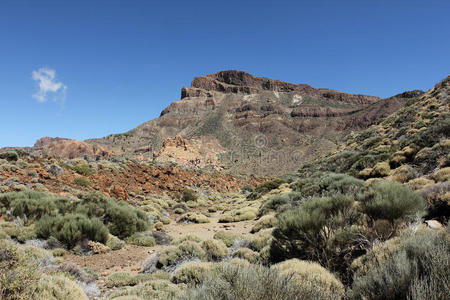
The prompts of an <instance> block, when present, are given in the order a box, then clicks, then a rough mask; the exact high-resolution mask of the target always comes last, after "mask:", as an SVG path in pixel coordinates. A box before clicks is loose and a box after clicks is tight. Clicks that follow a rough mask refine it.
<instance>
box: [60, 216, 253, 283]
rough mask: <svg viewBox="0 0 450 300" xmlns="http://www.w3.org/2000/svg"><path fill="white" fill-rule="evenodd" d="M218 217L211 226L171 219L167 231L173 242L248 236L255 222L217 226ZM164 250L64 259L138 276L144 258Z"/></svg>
mask: <svg viewBox="0 0 450 300" xmlns="http://www.w3.org/2000/svg"><path fill="white" fill-rule="evenodd" d="M219 217H220V216H219V214H217V213H216V214H214V215H212V216H211V217H210V221H211V222H210V223H202V224H194V223H190V224H183V223H177V222H176V221H175V220H172V223H171V224H169V225H166V226H164V230H165V232H166V233H167V234H168V235H169V236H171V237H172V238H173V239H178V238H181V237H183V236H185V235H188V234H191V235H195V236H198V237H199V238H201V239H212V238H213V236H214V234H215V233H216V232H218V231H220V230H230V231H232V232H234V233H237V234H248V233H249V232H250V230H251V228H252V227H253V225H254V224H255V221H254V220H251V221H243V222H235V223H228V224H224V223H218V220H219ZM163 247H164V246H160V245H156V246H153V247H141V246H134V245H126V246H125V247H124V248H123V249H120V250H116V251H110V252H108V253H104V254H95V255H91V256H79V255H73V254H69V255H66V256H65V260H67V261H73V262H75V263H77V264H78V265H79V266H80V267H88V268H91V269H93V270H95V271H97V272H98V273H99V274H100V275H101V276H102V277H106V276H108V275H110V274H112V273H115V272H119V271H121V272H122V271H124V272H131V273H138V272H139V271H140V270H141V266H142V263H143V262H144V261H145V259H146V258H147V257H149V256H150V255H152V254H153V253H156V252H158V251H160V250H161V249H162V248H163Z"/></svg>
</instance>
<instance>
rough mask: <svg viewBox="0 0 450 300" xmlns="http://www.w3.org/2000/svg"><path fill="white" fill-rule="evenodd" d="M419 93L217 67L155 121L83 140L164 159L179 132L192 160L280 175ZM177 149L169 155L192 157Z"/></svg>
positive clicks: (123, 151)
mask: <svg viewBox="0 0 450 300" xmlns="http://www.w3.org/2000/svg"><path fill="white" fill-rule="evenodd" d="M421 93H422V92H420V91H414V92H407V93H403V94H400V95H397V96H395V97H391V98H388V99H380V98H378V97H373V96H366V95H353V94H347V93H342V92H338V91H334V90H329V89H316V88H313V87H311V86H309V85H306V84H292V83H287V82H283V81H279V80H270V79H267V78H261V77H254V76H252V75H250V74H248V73H245V72H241V71H223V72H219V73H215V74H211V75H207V76H202V77H197V78H194V80H193V81H192V84H191V87H189V88H187V87H183V88H182V90H181V100H179V101H175V102H173V103H172V104H171V105H170V106H169V107H167V108H166V109H164V110H163V111H162V113H161V116H160V117H159V118H157V119H154V120H151V121H148V122H146V123H144V124H142V125H140V126H138V127H137V128H135V129H133V130H130V131H129V132H126V133H123V134H113V135H109V136H107V137H105V138H101V139H94V140H90V141H88V142H90V143H92V144H96V145H101V146H104V147H105V146H106V147H108V148H112V149H114V151H115V152H117V153H135V154H142V155H145V156H147V157H149V158H152V159H154V158H155V157H164V156H166V157H167V156H170V154H168V155H165V154H163V153H162V152H161V147H162V146H163V141H164V140H165V139H166V138H167V137H175V136H181V137H183V138H185V139H187V140H189V141H190V142H191V143H192V144H195V145H196V148H197V149H196V150H195V151H194V152H195V153H202V154H201V155H200V156H199V157H198V158H194V161H195V160H198V161H205V162H206V161H218V162H219V165H221V166H223V167H224V168H226V169H228V170H230V171H231V172H237V173H246V174H259V175H268V174H270V175H274V174H283V173H287V172H292V171H295V170H296V169H297V168H298V167H299V165H301V164H302V163H304V162H307V161H310V160H312V159H315V158H317V157H319V156H322V155H324V154H327V153H330V152H331V151H333V150H335V149H337V145H338V144H339V143H340V142H341V141H342V139H343V137H344V136H345V135H346V134H347V133H349V132H350V131H352V130H357V131H359V130H361V129H365V128H367V127H368V126H370V125H372V124H373V123H375V122H376V121H377V120H379V118H381V117H384V116H387V115H389V114H391V113H393V112H395V111H397V110H398V109H399V108H401V107H403V106H404V105H405V103H406V101H407V100H408V99H411V98H414V97H417V96H419V95H421ZM193 141H195V142H193ZM211 145H215V146H214V151H213V153H210V151H211ZM182 154H183V153H178V155H177V157H180V159H173V160H174V161H176V162H178V163H181V164H185V163H184V162H185V161H186V160H188V161H191V160H192V159H193V158H192V157H191V156H192V155H191V154H188V153H186V157H183V155H182ZM180 155H181V156H180ZM204 155H206V156H208V157H206V156H204ZM202 166H204V164H202ZM214 168H216V167H214Z"/></svg>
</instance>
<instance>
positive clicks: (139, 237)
mask: <svg viewBox="0 0 450 300" xmlns="http://www.w3.org/2000/svg"><path fill="white" fill-rule="evenodd" d="M127 242H128V243H129V244H132V245H137V246H145V247H151V246H154V245H156V241H155V238H154V237H153V235H152V233H151V232H150V231H144V232H135V233H133V235H131V236H130V237H128V238H127Z"/></svg>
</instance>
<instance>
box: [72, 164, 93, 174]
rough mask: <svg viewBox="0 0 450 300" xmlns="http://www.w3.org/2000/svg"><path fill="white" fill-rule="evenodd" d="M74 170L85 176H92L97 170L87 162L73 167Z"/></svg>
mask: <svg viewBox="0 0 450 300" xmlns="http://www.w3.org/2000/svg"><path fill="white" fill-rule="evenodd" d="M73 170H74V171H75V172H77V173H78V174H80V175H83V176H91V175H93V174H95V170H94V169H91V168H90V167H89V166H88V165H87V164H78V165H76V166H75V167H73Z"/></svg>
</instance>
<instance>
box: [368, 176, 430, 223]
mask: <svg viewBox="0 0 450 300" xmlns="http://www.w3.org/2000/svg"><path fill="white" fill-rule="evenodd" d="M359 200H360V201H361V206H362V210H363V211H364V213H366V214H367V215H368V216H370V217H371V218H373V219H385V220H389V221H390V222H394V221H395V220H398V219H404V218H406V217H408V216H412V215H415V214H417V213H420V214H424V210H425V208H426V204H425V201H424V200H423V198H422V197H421V196H420V195H419V194H417V193H415V192H413V191H412V190H411V189H410V188H408V187H406V186H404V185H402V184H399V183H395V182H388V181H384V182H376V183H374V184H372V185H371V187H370V188H369V189H368V190H367V191H364V192H362V193H361V194H360V195H359Z"/></svg>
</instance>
